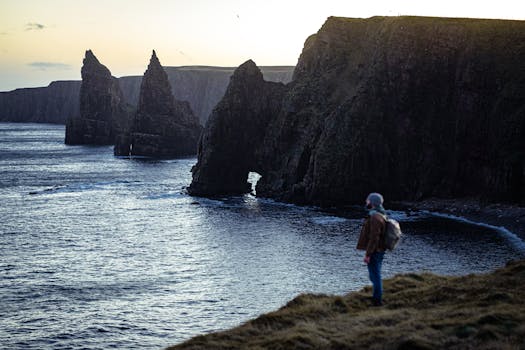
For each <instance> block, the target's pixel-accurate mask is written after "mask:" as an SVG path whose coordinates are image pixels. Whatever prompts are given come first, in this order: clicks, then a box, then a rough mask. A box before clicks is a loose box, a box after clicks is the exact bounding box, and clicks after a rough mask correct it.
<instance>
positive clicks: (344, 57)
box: [189, 17, 525, 205]
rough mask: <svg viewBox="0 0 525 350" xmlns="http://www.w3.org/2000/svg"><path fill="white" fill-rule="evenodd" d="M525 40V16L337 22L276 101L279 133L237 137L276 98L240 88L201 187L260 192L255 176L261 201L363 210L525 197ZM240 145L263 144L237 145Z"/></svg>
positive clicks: (204, 159) (199, 168) (204, 147)
mask: <svg viewBox="0 0 525 350" xmlns="http://www.w3.org/2000/svg"><path fill="white" fill-rule="evenodd" d="M524 43H525V22H523V21H501V20H477V19H447V18H425V17H374V18H370V19H348V18H335V17H331V18H329V19H328V20H327V21H326V23H325V24H324V25H323V27H322V28H321V29H320V31H319V32H318V33H317V34H315V35H313V36H311V37H310V38H308V39H307V41H306V43H305V46H304V49H303V52H302V54H301V57H300V59H299V62H298V65H297V66H296V69H295V73H294V79H293V81H292V82H291V83H290V84H288V85H287V86H286V87H285V88H284V89H282V93H281V95H279V97H275V98H272V99H271V103H272V104H278V105H279V106H278V107H276V106H275V105H272V108H271V110H272V113H270V114H271V115H269V116H267V117H266V119H265V124H266V127H263V126H261V127H259V128H257V130H253V131H250V130H248V129H243V133H242V134H239V133H237V132H236V125H237V124H238V123H243V122H244V120H249V119H250V118H252V116H251V115H252V114H253V115H254V116H255V115H258V113H259V112H258V111H260V110H264V109H265V108H267V109H270V107H269V106H268V105H267V104H266V103H268V102H267V101H268V100H269V96H270V95H271V94H274V93H275V92H274V90H271V89H269V90H267V91H266V92H265V91H264V90H256V89H251V90H248V91H245V92H243V93H238V92H236V90H235V89H228V91H227V93H226V95H225V97H224V99H223V100H222V102H221V104H220V106H221V108H217V109H216V110H215V112H214V113H213V114H212V116H211V119H210V120H209V122H208V124H207V127H206V130H205V133H204V134H205V135H206V139H205V138H203V141H202V144H201V149H200V153H199V162H198V164H197V165H196V166H195V167H194V174H193V176H194V179H193V183H192V185H191V186H190V188H189V191H190V193H192V194H197V195H213V194H217V193H221V194H227V193H238V192H239V190H238V189H241V188H245V192H247V191H248V188H247V187H246V185H245V183H246V178H247V172H248V171H250V170H254V171H257V172H258V173H259V174H261V175H262V178H261V179H260V180H259V182H258V184H257V194H258V195H261V196H266V197H273V198H277V199H281V200H285V201H293V202H299V203H313V204H321V205H331V204H346V203H356V202H357V203H361V202H362V200H363V198H365V196H366V194H367V193H368V192H371V191H381V192H383V193H384V194H385V195H386V196H387V198H389V199H419V198H424V197H430V196H437V197H457V196H477V197H482V198H485V199H489V200H510V201H518V202H519V201H522V202H523V198H524V197H525V60H524V59H523V57H525V44H524ZM243 71H244V70H239V72H238V73H239V74H238V75H241V74H242V72H243ZM236 79H237V80H242V79H244V78H243V77H242V76H240V77H237V78H236ZM234 83H235V81H234V79H232V83H231V84H234ZM269 94H270V95H269ZM254 101H257V102H254ZM265 101H266V102H265ZM254 104H256V105H257V108H256V109H253V108H252V107H250V106H252V105H254ZM240 110H246V111H247V113H238V112H237V111H240ZM274 111H275V112H274ZM261 135H264V136H263V137H262V141H259V140H261ZM237 138H240V139H242V140H252V139H255V140H257V146H255V147H253V146H252V145H251V144H250V143H246V142H240V143H239V144H237V145H236V147H235V148H236V150H234V149H233V148H232V147H227V145H228V144H229V143H230V140H231V139H237ZM208 140H210V141H208ZM246 152H248V154H246ZM244 159H250V163H249V166H244V165H243V166H242V169H238V167H239V164H244ZM217 160H222V161H217ZM247 168H248V169H247ZM239 172H244V174H239ZM223 178H233V179H236V180H232V181H235V182H234V183H233V182H225V184H224V186H223V187H221V186H220V182H218V181H217V179H223Z"/></svg>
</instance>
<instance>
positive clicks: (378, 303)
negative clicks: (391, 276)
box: [372, 298, 383, 306]
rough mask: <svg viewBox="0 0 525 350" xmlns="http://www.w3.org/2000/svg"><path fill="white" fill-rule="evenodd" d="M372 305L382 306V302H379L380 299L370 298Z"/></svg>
mask: <svg viewBox="0 0 525 350" xmlns="http://www.w3.org/2000/svg"><path fill="white" fill-rule="evenodd" d="M372 306H383V303H382V302H381V299H378V298H372Z"/></svg>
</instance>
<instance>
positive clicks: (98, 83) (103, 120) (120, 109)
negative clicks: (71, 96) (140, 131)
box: [65, 50, 129, 145]
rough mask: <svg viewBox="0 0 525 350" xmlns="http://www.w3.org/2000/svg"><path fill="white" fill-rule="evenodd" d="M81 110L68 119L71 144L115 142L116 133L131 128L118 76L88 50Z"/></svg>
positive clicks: (67, 140)
mask: <svg viewBox="0 0 525 350" xmlns="http://www.w3.org/2000/svg"><path fill="white" fill-rule="evenodd" d="M81 73H82V85H81V86H80V96H79V105H80V110H79V114H78V115H76V116H71V117H70V118H68V120H67V122H66V139H65V143H66V144H68V145H83V144H91V145H113V144H114V143H115V137H116V135H117V134H119V133H121V132H122V130H124V129H126V128H127V124H128V121H129V113H128V111H127V106H126V104H125V102H124V99H123V97H122V92H121V90H120V87H119V83H118V79H116V78H114V77H112V76H111V72H110V71H109V69H107V68H106V66H104V65H103V64H101V63H100V62H99V61H98V59H97V58H96V57H95V55H94V54H93V52H92V51H91V50H87V51H86V56H85V58H84V61H83V66H82V71H81Z"/></svg>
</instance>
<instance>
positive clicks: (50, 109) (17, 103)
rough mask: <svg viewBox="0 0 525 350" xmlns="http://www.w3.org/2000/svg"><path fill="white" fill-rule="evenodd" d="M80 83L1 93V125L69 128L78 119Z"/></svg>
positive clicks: (63, 83)
mask: <svg viewBox="0 0 525 350" xmlns="http://www.w3.org/2000/svg"><path fill="white" fill-rule="evenodd" d="M80 84H81V83H80V81H54V82H52V83H51V84H49V86H47V87H40V88H28V89H16V90H13V91H10V92H0V122H25V123H52V124H65V122H66V119H67V118H68V117H69V116H73V115H78V95H79V92H80Z"/></svg>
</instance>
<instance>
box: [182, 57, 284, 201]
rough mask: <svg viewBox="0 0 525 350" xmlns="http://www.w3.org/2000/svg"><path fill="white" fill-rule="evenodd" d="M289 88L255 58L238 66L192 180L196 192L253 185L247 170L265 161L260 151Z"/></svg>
mask: <svg viewBox="0 0 525 350" xmlns="http://www.w3.org/2000/svg"><path fill="white" fill-rule="evenodd" d="M283 92H284V84H282V83H274V82H267V81H264V79H263V75H262V73H261V71H260V70H259V68H257V66H256V65H255V63H254V62H253V61H251V60H250V61H247V62H246V63H244V64H242V65H241V66H240V67H239V68H238V69H237V70H236V71H235V73H234V74H233V76H232V77H231V81H230V84H229V86H228V89H227V90H226V94H225V95H224V98H223V99H222V101H221V102H220V103H219V104H218V105H217V106H216V107H215V109H214V111H213V113H212V114H211V116H210V119H209V121H208V123H207V125H206V129H205V132H204V133H203V135H202V138H201V141H200V144H199V165H198V166H197V168H195V171H194V173H193V182H192V185H191V191H192V192H193V193H194V194H206V195H219V194H223V193H226V194H232V193H234V194H239V193H246V192H248V191H249V190H250V187H251V185H250V184H249V183H248V182H247V181H246V179H247V174H248V172H249V171H257V170H259V167H260V166H262V165H260V164H258V163H257V161H256V157H255V155H254V154H255V152H256V150H257V148H258V147H259V145H260V144H261V143H262V142H263V139H264V136H265V133H264V131H265V130H266V129H267V126H268V122H269V121H270V120H271V118H272V117H273V116H274V114H276V113H278V111H279V108H280V106H281V100H282V97H283Z"/></svg>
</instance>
